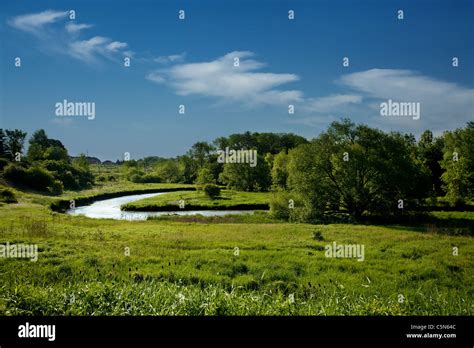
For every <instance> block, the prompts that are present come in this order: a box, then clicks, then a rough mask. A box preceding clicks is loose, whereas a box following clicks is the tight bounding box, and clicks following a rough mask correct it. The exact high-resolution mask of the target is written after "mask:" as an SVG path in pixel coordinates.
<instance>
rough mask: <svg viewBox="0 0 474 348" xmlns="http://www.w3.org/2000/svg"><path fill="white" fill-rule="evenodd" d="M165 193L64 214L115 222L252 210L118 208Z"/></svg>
mask: <svg viewBox="0 0 474 348" xmlns="http://www.w3.org/2000/svg"><path fill="white" fill-rule="evenodd" d="M166 193H167V192H160V193H145V194H139V195H129V196H122V197H117V198H110V199H104V200H101V201H97V202H94V203H92V204H89V205H85V206H82V207H77V208H74V209H69V210H68V211H67V212H66V213H67V214H70V215H84V216H87V217H89V218H93V219H115V220H146V219H147V218H148V217H149V216H162V215H197V214H200V215H203V216H223V215H230V214H253V213H254V211H253V210H192V211H182V210H181V211H180V210H177V211H163V212H161V211H149V212H148V211H122V210H120V206H121V205H123V204H126V203H130V202H133V201H138V200H140V199H144V198H149V197H155V196H159V195H164V194H166Z"/></svg>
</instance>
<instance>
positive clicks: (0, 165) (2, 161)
mask: <svg viewBox="0 0 474 348" xmlns="http://www.w3.org/2000/svg"><path fill="white" fill-rule="evenodd" d="M8 163H10V162H9V161H8V160H7V159H6V158H0V170H3V169H4V168H5V167H6V166H7V165H8Z"/></svg>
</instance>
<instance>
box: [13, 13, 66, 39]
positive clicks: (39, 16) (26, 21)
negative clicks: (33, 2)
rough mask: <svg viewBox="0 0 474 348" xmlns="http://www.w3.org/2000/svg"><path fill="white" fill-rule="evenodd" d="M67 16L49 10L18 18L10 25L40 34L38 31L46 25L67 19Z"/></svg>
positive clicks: (14, 18)
mask: <svg viewBox="0 0 474 348" xmlns="http://www.w3.org/2000/svg"><path fill="white" fill-rule="evenodd" d="M66 16H67V12H66V11H53V10H47V11H43V12H39V13H32V14H27V15H21V16H16V17H13V18H12V19H11V20H10V21H9V22H8V23H9V24H10V25H11V26H12V27H14V28H16V29H20V30H23V31H27V32H30V33H33V34H38V33H39V32H38V31H39V30H40V29H42V28H43V27H44V26H45V25H47V24H51V23H55V22H57V21H59V20H61V19H64V18H66Z"/></svg>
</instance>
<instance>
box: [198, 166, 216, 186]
mask: <svg viewBox="0 0 474 348" xmlns="http://www.w3.org/2000/svg"><path fill="white" fill-rule="evenodd" d="M215 183H216V179H215V178H214V174H213V173H212V171H211V169H210V168H209V167H203V168H201V169H199V172H198V177H197V179H196V184H198V185H204V184H215Z"/></svg>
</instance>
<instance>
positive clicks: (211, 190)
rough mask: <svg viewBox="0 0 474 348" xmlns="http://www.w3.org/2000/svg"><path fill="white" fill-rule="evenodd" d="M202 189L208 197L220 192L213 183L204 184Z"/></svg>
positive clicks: (217, 195) (213, 197)
mask: <svg viewBox="0 0 474 348" xmlns="http://www.w3.org/2000/svg"><path fill="white" fill-rule="evenodd" d="M203 190H204V193H205V194H206V195H207V196H208V197H209V198H210V199H215V198H217V197H219V195H220V194H221V188H220V187H219V186H217V185H214V184H207V185H205V186H204V189H203Z"/></svg>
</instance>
